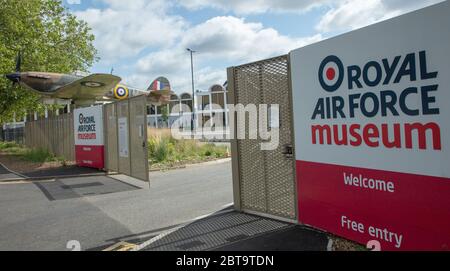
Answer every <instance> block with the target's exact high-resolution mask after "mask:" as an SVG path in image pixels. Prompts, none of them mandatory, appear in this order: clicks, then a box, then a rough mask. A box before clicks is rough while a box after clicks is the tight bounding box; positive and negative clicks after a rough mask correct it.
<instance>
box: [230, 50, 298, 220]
mask: <svg viewBox="0 0 450 271" xmlns="http://www.w3.org/2000/svg"><path fill="white" fill-rule="evenodd" d="M233 71H234V72H233V74H232V76H233V80H234V81H233V82H232V83H233V88H234V98H235V99H234V100H235V103H236V104H243V105H248V104H255V105H257V106H258V105H260V104H268V105H270V104H278V105H279V119H280V121H279V128H275V129H279V135H280V138H279V146H278V147H277V148H276V149H275V150H272V151H262V150H261V146H260V143H262V142H263V141H261V140H259V139H258V140H251V139H249V138H248V131H249V129H252V128H253V129H254V128H255V126H256V125H257V124H256V123H250V124H247V125H246V126H247V127H246V128H247V129H246V138H245V139H238V140H237V142H236V145H237V153H236V154H233V158H237V159H238V167H236V168H238V171H239V172H238V178H239V183H240V186H239V188H240V193H239V194H240V201H241V207H242V209H243V210H247V211H255V212H259V213H265V214H269V215H274V216H277V217H283V218H286V219H294V218H295V217H296V207H295V202H296V199H295V193H296V192H295V161H294V159H293V157H289V156H286V155H285V154H283V152H284V151H285V149H286V147H288V146H289V147H292V150H293V147H294V146H293V129H292V119H291V118H292V110H291V101H290V95H291V94H290V84H289V63H288V57H287V56H281V57H277V58H272V59H267V60H263V61H260V62H256V63H250V64H247V65H242V66H239V67H235V68H233ZM229 82H230V78H229ZM247 123H248V118H247ZM263 124H267V120H264V122H263Z"/></svg>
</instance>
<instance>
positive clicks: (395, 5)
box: [316, 0, 442, 32]
mask: <svg viewBox="0 0 450 271" xmlns="http://www.w3.org/2000/svg"><path fill="white" fill-rule="evenodd" d="M441 1H442V0H346V1H338V4H337V5H335V6H334V7H333V8H332V9H330V10H329V11H328V12H327V13H326V14H325V15H324V16H323V17H322V19H321V20H320V22H319V23H318V24H317V26H316V30H318V31H320V32H332V31H344V30H351V29H356V28H360V27H363V26H367V25H370V24H373V23H375V22H378V21H382V20H386V19H388V18H392V17H395V16H398V15H400V14H403V13H406V12H409V11H412V10H415V9H418V8H422V7H425V6H428V5H431V4H434V3H437V2H441Z"/></svg>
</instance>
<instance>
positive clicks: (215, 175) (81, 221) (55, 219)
mask: <svg viewBox="0 0 450 271" xmlns="http://www.w3.org/2000/svg"><path fill="white" fill-rule="evenodd" d="M101 178H102V179H101ZM114 178H115V179H112V178H105V177H103V176H98V177H82V178H68V179H60V180H48V181H42V182H35V183H0V217H1V219H0V233H1V234H0V250H67V248H66V245H67V242H68V241H70V240H77V241H79V242H80V244H81V248H82V249H83V250H89V249H100V248H104V247H107V246H110V245H112V244H115V243H116V242H118V241H144V240H148V239H149V238H151V237H153V236H156V235H158V234H159V233H161V232H163V231H165V230H167V229H170V228H172V227H174V226H176V225H178V224H181V223H184V222H186V221H188V220H191V219H194V218H196V217H198V216H202V215H205V214H208V213H212V212H217V211H219V210H221V209H223V207H224V206H225V205H228V204H230V203H231V202H232V184H231V163H230V162H226V163H218V164H213V165H205V166H196V167H190V168H186V169H180V170H174V171H168V172H152V173H150V180H151V184H150V188H149V186H148V184H147V183H143V182H141V181H138V180H133V179H130V178H128V177H126V176H114ZM119 181H120V182H119ZM124 183H125V185H124ZM127 184H128V185H127ZM43 188H44V189H43ZM45 190H47V192H48V194H47V193H45V192H44V191H45ZM102 192H105V193H107V194H102ZM49 194H50V195H51V197H49Z"/></svg>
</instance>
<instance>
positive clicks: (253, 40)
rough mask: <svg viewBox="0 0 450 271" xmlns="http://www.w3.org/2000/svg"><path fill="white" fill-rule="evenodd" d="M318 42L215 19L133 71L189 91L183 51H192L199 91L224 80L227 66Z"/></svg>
mask: <svg viewBox="0 0 450 271" xmlns="http://www.w3.org/2000/svg"><path fill="white" fill-rule="evenodd" d="M321 39H322V36H321V35H319V34H318V35H314V36H312V37H307V38H292V37H288V36H284V35H281V34H280V33H279V32H278V31H276V30H275V29H273V28H265V27H264V26H263V25H262V24H261V23H252V22H246V21H245V20H244V19H241V18H236V17H233V16H227V17H214V18H212V19H210V20H207V21H205V22H203V23H201V24H199V25H196V26H194V27H192V28H190V29H188V30H187V31H186V32H185V33H184V35H183V36H182V37H181V38H180V41H179V42H178V43H177V45H176V46H173V47H170V48H167V49H165V50H161V51H157V52H153V53H150V54H149V55H147V56H146V57H144V58H142V59H141V60H139V62H138V63H137V65H136V67H137V72H138V73H139V74H140V75H144V74H146V75H150V74H151V75H153V76H157V75H163V76H167V77H168V78H169V79H170V80H171V81H172V83H173V86H174V89H175V90H177V91H182V90H184V89H186V87H188V89H190V80H191V78H190V75H191V73H190V58H189V54H188V52H187V51H186V48H192V49H194V50H196V51H198V52H197V53H196V54H195V61H194V62H195V81H196V84H197V86H198V88H199V89H207V88H208V87H209V86H211V85H212V84H215V83H223V82H224V81H225V80H226V68H227V66H228V65H238V64H242V63H246V62H250V61H256V60H260V59H264V58H268V57H272V56H277V55H281V54H286V53H288V52H289V51H290V50H292V49H294V48H298V47H301V46H304V45H306V44H309V43H312V42H316V41H319V40H321ZM230 63H231V64H230ZM147 77H148V76H147Z"/></svg>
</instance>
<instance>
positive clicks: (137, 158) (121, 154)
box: [104, 95, 148, 181]
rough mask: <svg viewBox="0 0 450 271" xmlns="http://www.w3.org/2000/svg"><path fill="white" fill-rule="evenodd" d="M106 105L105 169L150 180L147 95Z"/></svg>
mask: <svg viewBox="0 0 450 271" xmlns="http://www.w3.org/2000/svg"><path fill="white" fill-rule="evenodd" d="M104 107H105V110H104V112H105V116H104V122H105V131H106V133H105V136H106V138H105V145H106V148H105V150H106V152H105V157H106V163H105V165H106V169H107V170H108V171H114V172H119V173H122V174H125V175H128V176H131V177H134V178H137V179H140V180H143V181H148V154H147V110H146V109H147V98H146V96H144V95H141V96H136V97H132V98H130V99H126V100H123V101H118V102H115V103H111V104H107V105H105V106H104Z"/></svg>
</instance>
